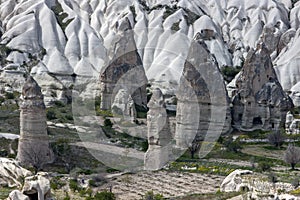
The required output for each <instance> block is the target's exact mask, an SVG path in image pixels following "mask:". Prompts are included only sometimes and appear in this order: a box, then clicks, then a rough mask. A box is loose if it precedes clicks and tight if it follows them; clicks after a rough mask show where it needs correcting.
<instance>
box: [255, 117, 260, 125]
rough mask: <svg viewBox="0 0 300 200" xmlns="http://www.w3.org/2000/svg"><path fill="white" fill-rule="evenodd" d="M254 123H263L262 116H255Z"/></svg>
mask: <svg viewBox="0 0 300 200" xmlns="http://www.w3.org/2000/svg"><path fill="white" fill-rule="evenodd" d="M253 125H262V120H261V117H254V118H253Z"/></svg>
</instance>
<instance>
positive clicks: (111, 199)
mask: <svg viewBox="0 0 300 200" xmlns="http://www.w3.org/2000/svg"><path fill="white" fill-rule="evenodd" d="M115 199H116V197H115V195H114V193H112V192H109V191H103V192H97V193H96V194H95V196H94V200H115Z"/></svg>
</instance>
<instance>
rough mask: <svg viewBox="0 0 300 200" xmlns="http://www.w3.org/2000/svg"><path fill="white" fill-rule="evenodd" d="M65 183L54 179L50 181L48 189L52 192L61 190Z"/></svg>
mask: <svg viewBox="0 0 300 200" xmlns="http://www.w3.org/2000/svg"><path fill="white" fill-rule="evenodd" d="M65 185H66V183H65V182H63V181H61V180H60V177H54V178H52V179H51V181H50V187H51V188H52V189H53V190H57V189H61V188H62V187H63V186H65Z"/></svg>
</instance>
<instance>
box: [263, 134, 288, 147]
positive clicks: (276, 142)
mask: <svg viewBox="0 0 300 200" xmlns="http://www.w3.org/2000/svg"><path fill="white" fill-rule="evenodd" d="M267 138H268V140H269V143H270V144H272V145H273V146H274V147H277V148H280V147H281V146H282V145H283V142H284V140H285V137H284V135H283V134H282V133H281V132H280V131H274V132H273V133H270V134H269V135H268V136H267Z"/></svg>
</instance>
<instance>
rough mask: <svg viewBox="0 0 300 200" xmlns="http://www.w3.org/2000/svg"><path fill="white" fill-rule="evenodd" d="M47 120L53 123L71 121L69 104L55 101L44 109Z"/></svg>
mask: <svg viewBox="0 0 300 200" xmlns="http://www.w3.org/2000/svg"><path fill="white" fill-rule="evenodd" d="M46 116H47V120H50V121H52V122H54V123H73V113H72V106H71V104H64V103H62V102H61V101H55V102H54V103H53V106H52V107H49V108H47V109H46Z"/></svg>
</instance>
